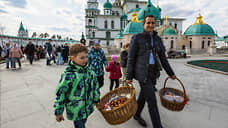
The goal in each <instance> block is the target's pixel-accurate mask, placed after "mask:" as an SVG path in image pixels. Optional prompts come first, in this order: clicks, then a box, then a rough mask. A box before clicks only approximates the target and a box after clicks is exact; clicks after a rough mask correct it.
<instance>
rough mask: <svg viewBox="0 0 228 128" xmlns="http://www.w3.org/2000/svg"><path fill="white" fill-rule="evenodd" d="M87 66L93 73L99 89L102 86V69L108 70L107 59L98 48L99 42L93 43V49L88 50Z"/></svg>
mask: <svg viewBox="0 0 228 128" xmlns="http://www.w3.org/2000/svg"><path fill="white" fill-rule="evenodd" d="M88 66H89V67H90V68H91V69H92V70H93V71H94V72H95V74H96V76H97V80H98V82H99V87H100V88H101V87H102V86H103V85H104V67H103V66H105V68H106V69H107V68H108V63H107V59H106V57H105V54H104V51H103V50H102V49H101V48H100V42H99V41H98V40H95V41H94V45H93V47H92V48H91V49H90V50H89V54H88Z"/></svg>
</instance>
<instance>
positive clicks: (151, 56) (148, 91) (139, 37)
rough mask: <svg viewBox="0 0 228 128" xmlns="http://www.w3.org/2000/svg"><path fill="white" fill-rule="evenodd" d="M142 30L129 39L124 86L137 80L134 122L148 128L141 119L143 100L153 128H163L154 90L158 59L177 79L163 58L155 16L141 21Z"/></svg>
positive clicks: (172, 76) (162, 46) (157, 72)
mask: <svg viewBox="0 0 228 128" xmlns="http://www.w3.org/2000/svg"><path fill="white" fill-rule="evenodd" d="M143 28H144V31H143V32H142V33H139V34H136V35H134V36H133V37H132V39H131V43H130V49H129V54H128V62H127V83H131V82H132V79H133V78H135V79H136V80H138V81H139V84H140V87H141V91H140V94H139V97H138V100H137V102H138V110H137V112H136V114H135V116H134V119H135V120H137V121H138V123H139V124H140V125H142V126H144V127H146V126H147V124H146V122H145V120H144V119H143V118H142V117H141V112H142V110H143V107H144V105H145V101H147V103H148V107H149V113H150V118H151V121H152V123H153V128H163V127H162V124H161V120H160V115H159V111H158V107H157V101H156V96H155V89H154V87H153V86H155V85H156V79H157V78H158V77H159V76H160V69H159V68H160V67H159V66H160V65H159V62H158V61H159V60H158V57H159V59H160V61H161V64H162V67H163V68H164V69H165V71H166V73H167V74H168V75H169V76H171V78H172V79H175V78H176V76H175V74H174V72H173V70H172V68H171V67H170V65H169V63H168V61H167V59H166V56H165V48H164V45H163V43H162V40H161V38H160V37H159V36H158V35H157V32H156V31H154V28H155V18H154V16H152V15H149V16H146V17H145V18H144V20H143Z"/></svg>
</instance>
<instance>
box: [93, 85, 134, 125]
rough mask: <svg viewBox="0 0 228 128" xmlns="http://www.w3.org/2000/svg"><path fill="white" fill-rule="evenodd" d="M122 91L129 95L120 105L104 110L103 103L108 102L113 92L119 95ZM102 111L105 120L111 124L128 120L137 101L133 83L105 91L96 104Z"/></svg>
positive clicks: (132, 114)
mask: <svg viewBox="0 0 228 128" xmlns="http://www.w3.org/2000/svg"><path fill="white" fill-rule="evenodd" d="M122 93H129V94H131V97H130V98H129V99H128V100H127V101H126V102H125V103H124V104H122V105H121V106H119V107H116V108H113V109H111V110H104V109H103V106H102V105H103V104H104V103H106V102H108V101H109V99H110V98H111V97H112V95H113V94H117V95H120V94H122ZM96 107H97V108H98V110H99V111H100V112H101V113H102V115H103V116H104V118H105V120H106V121H107V122H108V123H109V124H111V125H117V124H121V123H124V122H126V121H128V120H129V119H130V118H131V117H132V116H134V115H135V113H136V111H137V108H138V106H137V102H136V98H135V89H134V87H133V85H131V86H122V87H119V88H116V89H114V90H112V91H110V92H108V93H106V94H105V95H104V96H103V97H102V98H101V100H100V102H99V103H98V104H97V106H96Z"/></svg>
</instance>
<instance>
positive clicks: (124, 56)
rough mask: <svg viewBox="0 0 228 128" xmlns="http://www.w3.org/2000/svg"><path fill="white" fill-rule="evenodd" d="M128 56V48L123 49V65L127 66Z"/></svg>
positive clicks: (121, 57) (121, 55) (121, 62)
mask: <svg viewBox="0 0 228 128" xmlns="http://www.w3.org/2000/svg"><path fill="white" fill-rule="evenodd" d="M127 56H128V52H127V51H126V50H123V51H122V52H121V53H120V59H121V60H120V64H121V67H127Z"/></svg>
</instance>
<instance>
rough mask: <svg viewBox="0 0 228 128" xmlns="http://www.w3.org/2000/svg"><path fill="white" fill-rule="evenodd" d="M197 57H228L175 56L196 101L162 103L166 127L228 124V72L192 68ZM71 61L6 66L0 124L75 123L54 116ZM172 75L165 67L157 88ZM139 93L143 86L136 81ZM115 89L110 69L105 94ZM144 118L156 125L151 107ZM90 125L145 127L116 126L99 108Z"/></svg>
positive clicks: (40, 126) (45, 127)
mask: <svg viewBox="0 0 228 128" xmlns="http://www.w3.org/2000/svg"><path fill="white" fill-rule="evenodd" d="M197 59H228V58H227V57H226V58H225V57H206V56H204V57H203V56H192V57H191V58H188V59H171V60H169V62H170V64H171V66H172V67H173V69H174V71H175V73H176V75H177V77H178V78H179V79H180V80H181V81H182V82H183V84H184V86H185V89H186V91H187V94H188V95H189V96H190V101H189V102H188V104H187V105H186V106H185V108H184V110H183V111H181V112H172V111H168V110H166V109H165V108H163V107H162V106H161V104H160V99H159V96H158V95H157V99H158V107H159V111H160V115H161V119H162V123H163V125H164V127H165V128H215V127H218V128H228V94H227V92H228V86H227V85H228V84H227V83H228V75H224V74H219V73H215V72H210V71H205V70H201V69H196V68H192V67H189V66H187V65H185V64H186V62H187V60H197ZM64 68H65V66H57V65H52V66H46V65H45V60H41V61H38V62H34V64H33V65H30V64H29V63H28V62H24V63H23V65H22V69H20V70H16V71H12V70H7V69H5V65H3V64H2V65H0V87H1V88H0V89H1V90H0V96H1V97H0V98H1V101H0V103H1V104H0V105H1V106H0V107H1V109H0V113H1V118H0V120H1V122H0V128H73V124H72V122H71V121H68V120H65V121H64V122H61V123H57V122H56V121H55V116H54V115H53V102H54V98H55V89H56V85H57V83H58V81H59V78H60V74H61V73H62V71H63V70H64ZM166 77H167V75H166V73H165V72H164V71H162V73H161V77H160V79H159V81H158V84H157V88H158V89H160V88H162V87H163V84H164V80H165V78H166ZM134 86H135V89H136V95H137V96H138V94H139V90H140V88H139V86H138V83H137V82H136V81H134ZM167 86H169V87H174V88H180V89H181V87H180V84H179V83H178V82H177V81H174V80H169V81H168V83H167ZM108 90H109V79H108V73H106V75H105V85H104V87H102V88H101V94H102V95H104V94H105V93H106V92H107V91H108ZM142 117H143V118H144V119H145V120H146V121H147V124H148V128H152V124H151V121H150V118H149V114H148V109H147V106H145V108H144V110H143V112H142ZM86 126H87V128H141V126H140V125H139V124H138V123H137V122H136V121H135V120H134V119H130V120H129V121H128V122H126V123H124V124H121V125H116V126H111V125H109V124H108V123H106V121H105V120H104V118H103V117H102V115H101V113H100V112H99V111H98V110H95V112H94V113H93V114H92V115H91V116H90V117H89V118H88V120H87V123H86Z"/></svg>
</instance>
